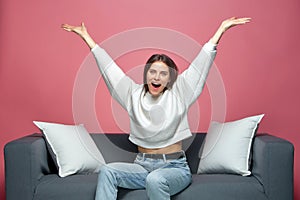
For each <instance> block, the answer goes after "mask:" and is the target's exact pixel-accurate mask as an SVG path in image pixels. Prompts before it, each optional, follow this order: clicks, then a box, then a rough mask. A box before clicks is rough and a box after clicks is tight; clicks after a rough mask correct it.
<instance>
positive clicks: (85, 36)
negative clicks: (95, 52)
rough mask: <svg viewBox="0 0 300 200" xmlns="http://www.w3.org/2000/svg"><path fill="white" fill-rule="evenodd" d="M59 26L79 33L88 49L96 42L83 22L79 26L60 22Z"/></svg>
mask: <svg viewBox="0 0 300 200" xmlns="http://www.w3.org/2000/svg"><path fill="white" fill-rule="evenodd" d="M61 27H62V28H63V29H64V30H66V31H69V32H74V33H76V34H77V35H79V36H80V37H81V38H82V39H83V40H84V41H85V43H86V44H87V45H88V46H89V48H90V49H93V48H94V47H95V46H96V42H95V41H94V40H93V38H92V37H91V36H90V34H89V33H88V31H87V28H86V27H85V25H84V23H83V22H82V23H81V26H71V25H69V24H62V26H61Z"/></svg>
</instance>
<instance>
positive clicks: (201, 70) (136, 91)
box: [91, 43, 216, 149]
mask: <svg viewBox="0 0 300 200" xmlns="http://www.w3.org/2000/svg"><path fill="white" fill-rule="evenodd" d="M91 51H92V53H93V55H94V57H95V59H96V62H97V65H98V67H99V70H100V73H101V74H102V76H103V78H104V80H105V83H106V85H107V87H108V89H109V91H110V93H111V95H112V97H113V98H114V99H115V100H116V101H117V102H119V103H120V104H121V106H122V107H123V108H124V109H126V110H127V112H128V114H129V117H130V136H129V140H130V141H131V142H133V143H134V144H136V145H138V146H141V147H144V148H151V149H153V148H163V147H166V146H169V145H172V144H174V143H177V142H179V141H181V140H184V139H186V138H188V137H190V136H191V135H192V134H191V131H190V128H189V124H188V118H187V113H188V109H189V107H190V106H191V104H192V103H193V102H194V101H195V100H196V99H197V98H198V96H199V95H200V94H201V92H202V89H203V87H204V84H205V81H206V78H207V75H208V72H209V69H210V67H211V65H212V63H213V60H214V58H215V55H216V45H214V44H212V43H206V44H205V45H204V46H203V48H202V49H201V51H200V53H199V54H198V55H197V57H196V58H195V59H194V60H193V62H192V63H191V64H190V66H189V67H188V68H187V69H186V70H185V71H184V72H183V73H181V74H180V75H179V76H178V78H177V80H176V82H175V83H174V85H173V87H172V88H171V89H168V90H166V91H165V92H164V93H162V94H161V95H160V96H158V97H153V96H152V95H151V94H150V93H149V92H147V93H146V94H145V90H144V85H143V84H137V83H135V82H134V81H133V80H132V79H131V78H129V77H128V76H127V75H126V74H125V73H124V72H123V71H122V70H121V69H120V67H118V65H117V64H116V63H115V62H114V61H113V60H112V58H111V57H110V56H109V55H108V54H107V52H106V51H105V50H104V49H102V48H101V47H99V46H98V45H96V46H95V47H94V48H93V49H92V50H91ZM141 76H142V74H141Z"/></svg>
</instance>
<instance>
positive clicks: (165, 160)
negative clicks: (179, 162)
mask: <svg viewBox="0 0 300 200" xmlns="http://www.w3.org/2000/svg"><path fill="white" fill-rule="evenodd" d="M162 156H163V158H164V162H167V159H166V154H163V155H162Z"/></svg>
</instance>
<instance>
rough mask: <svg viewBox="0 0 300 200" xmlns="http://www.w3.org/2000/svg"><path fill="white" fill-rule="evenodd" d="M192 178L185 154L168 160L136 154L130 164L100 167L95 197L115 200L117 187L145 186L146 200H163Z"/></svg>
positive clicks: (140, 187) (180, 188) (182, 187)
mask: <svg viewBox="0 0 300 200" xmlns="http://www.w3.org/2000/svg"><path fill="white" fill-rule="evenodd" d="M191 181H192V175H191V171H190V168H189V166H188V164H187V161H186V157H185V156H183V157H182V158H179V159H172V160H168V159H166V158H165V157H164V158H162V159H153V158H147V157H144V155H143V154H138V155H137V157H136V159H135V161H134V163H120V162H119V163H109V164H106V165H104V166H103V167H102V168H101V171H100V174H99V177H98V185H97V190H96V198H95V199H96V200H102V199H103V200H115V199H117V193H118V187H122V188H127V189H146V192H147V195H148V197H149V199H150V200H165V199H166V200H167V199H170V196H172V195H174V194H176V193H178V192H180V191H182V190H183V189H185V188H186V187H187V186H188V185H189V184H190V183H191Z"/></svg>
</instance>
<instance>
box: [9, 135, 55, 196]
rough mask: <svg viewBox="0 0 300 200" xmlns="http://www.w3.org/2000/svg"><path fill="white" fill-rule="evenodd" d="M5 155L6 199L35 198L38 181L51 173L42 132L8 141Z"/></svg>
mask: <svg viewBox="0 0 300 200" xmlns="http://www.w3.org/2000/svg"><path fill="white" fill-rule="evenodd" d="M4 157H5V190H6V199H7V200H17V199H23V200H29V199H33V194H34V191H35V186H36V184H37V182H38V181H39V179H40V178H41V177H42V176H43V175H44V174H48V173H50V167H49V162H48V161H49V157H48V152H47V149H46V144H45V141H44V139H43V137H42V136H41V134H34V135H30V136H26V137H23V138H20V139H17V140H14V141H11V142H9V143H7V144H6V145H5V147H4ZM50 166H51V165H50Z"/></svg>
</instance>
